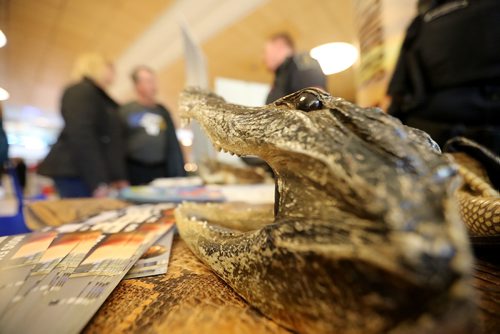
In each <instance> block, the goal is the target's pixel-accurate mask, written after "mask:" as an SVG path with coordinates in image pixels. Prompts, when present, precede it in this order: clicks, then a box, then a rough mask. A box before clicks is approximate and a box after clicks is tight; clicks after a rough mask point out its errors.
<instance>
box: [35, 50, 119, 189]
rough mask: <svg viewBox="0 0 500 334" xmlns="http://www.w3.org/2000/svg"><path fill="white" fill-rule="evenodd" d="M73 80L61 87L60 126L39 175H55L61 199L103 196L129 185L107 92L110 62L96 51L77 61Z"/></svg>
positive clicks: (116, 121) (112, 103)
mask: <svg viewBox="0 0 500 334" xmlns="http://www.w3.org/2000/svg"><path fill="white" fill-rule="evenodd" d="M73 77H74V79H75V80H77V82H76V83H74V84H72V85H70V86H69V87H67V88H66V89H65V90H64V93H63V96H62V100H61V114H62V117H63V119H64V123H65V125H64V128H63V130H62V132H61V134H60V135H59V138H58V140H57V142H56V143H55V144H54V146H53V147H52V149H51V151H50V153H49V154H48V155H47V157H46V158H45V160H44V161H43V162H42V164H41V165H40V168H39V173H40V174H42V175H45V176H49V177H51V178H53V180H54V183H55V186H56V188H57V190H58V192H59V195H60V196H61V197H90V196H94V197H103V196H107V195H108V193H109V190H110V187H112V186H118V187H122V186H125V185H127V182H126V181H125V179H126V171H125V164H124V147H123V138H122V132H121V124H120V120H119V117H118V114H117V111H116V110H117V108H118V104H117V103H116V102H115V101H114V100H113V99H112V98H111V97H110V96H109V95H108V94H107V93H106V91H105V90H106V89H107V88H108V87H109V86H110V85H111V83H112V82H113V79H114V69H113V65H112V64H111V62H110V61H108V60H107V59H106V58H105V57H103V56H102V55H101V54H98V53H87V54H83V55H81V56H80V57H78V59H77V60H76V62H75V66H74V71H73Z"/></svg>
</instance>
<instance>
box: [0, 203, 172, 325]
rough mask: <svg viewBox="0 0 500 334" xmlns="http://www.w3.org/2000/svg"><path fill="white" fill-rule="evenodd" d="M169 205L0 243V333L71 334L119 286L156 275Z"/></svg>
mask: <svg viewBox="0 0 500 334" xmlns="http://www.w3.org/2000/svg"><path fill="white" fill-rule="evenodd" d="M173 209H174V206H173V204H158V205H141V206H131V207H127V208H124V209H119V210H113V211H107V212H103V213H101V214H99V215H96V216H94V217H91V218H89V219H86V220H84V221H81V222H77V223H72V224H67V225H62V226H60V227H57V228H52V229H46V230H43V231H39V232H34V233H29V234H21V235H15V236H9V237H0V333H7V334H8V333H77V332H79V331H81V330H82V328H83V327H84V326H85V325H86V324H87V322H88V321H89V320H90V319H91V317H92V316H93V315H94V313H95V312H96V311H97V310H98V309H99V307H100V306H101V304H102V303H103V302H104V300H105V299H106V298H107V297H108V296H109V294H111V292H112V291H113V289H114V288H115V287H116V285H117V284H118V283H119V282H120V281H121V280H122V279H123V278H137V277H143V276H149V275H156V274H163V273H165V272H166V270H167V266H168V259H169V256H170V249H171V245H172V238H173V233H174V218H173Z"/></svg>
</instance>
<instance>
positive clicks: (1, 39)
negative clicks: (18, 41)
mask: <svg viewBox="0 0 500 334" xmlns="http://www.w3.org/2000/svg"><path fill="white" fill-rule="evenodd" d="M5 44H7V37H6V36H5V34H4V33H3V31H2V30H0V48H1V47H4V46H5Z"/></svg>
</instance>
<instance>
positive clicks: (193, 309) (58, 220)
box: [25, 199, 500, 334]
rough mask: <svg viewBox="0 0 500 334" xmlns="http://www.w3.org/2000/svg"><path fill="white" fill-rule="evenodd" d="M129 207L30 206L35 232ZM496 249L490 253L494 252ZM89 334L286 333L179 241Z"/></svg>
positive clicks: (490, 276) (498, 321)
mask: <svg viewBox="0 0 500 334" xmlns="http://www.w3.org/2000/svg"><path fill="white" fill-rule="evenodd" d="M126 205H127V204H126V203H125V202H121V201H118V200H111V199H105V200H102V199H81V200H60V201H45V202H37V203H33V204H31V205H28V206H27V208H26V211H25V217H26V221H27V224H28V226H29V227H31V228H36V229H38V228H41V227H43V226H56V225H60V224H64V223H67V222H71V221H74V220H76V219H81V218H84V217H87V216H89V215H92V214H96V213H99V212H101V211H103V210H110V209H117V208H120V207H124V206H126ZM493 251H494V250H491V252H493ZM491 252H481V253H480V254H478V259H477V262H476V264H475V274H474V281H473V285H474V287H476V289H477V290H478V292H479V308H480V310H481V312H480V321H481V323H482V325H483V332H484V333H499V332H500V265H499V263H498V262H494V261H493V260H491V257H490V259H489V258H488V254H489V253H491ZM84 332H86V333H109V332H113V333H123V332H137V333H155V332H158V333H159V332H162V333H163V332H168V333H220V334H224V333H251V334H256V333H287V332H288V331H287V330H285V329H283V328H281V327H280V326H278V325H276V324H275V323H274V322H273V321H271V320H269V319H268V318H266V317H264V316H263V315H262V314H261V313H259V312H258V311H257V310H256V309H254V308H252V307H251V306H249V305H248V304H247V303H246V302H245V301H244V300H243V299H242V298H240V297H239V296H238V295H237V294H236V293H235V292H234V291H233V290H232V289H231V288H230V287H229V286H228V285H226V284H225V283H224V282H223V281H222V280H221V279H219V278H218V277H217V276H216V275H215V274H213V273H212V272H211V271H210V270H209V269H208V268H207V267H206V266H205V265H203V264H202V263H201V262H200V261H198V259H196V258H195V257H194V255H193V254H192V253H191V252H190V251H189V249H188V248H187V246H186V244H185V243H184V242H183V241H182V240H181V239H179V238H178V237H177V238H176V239H175V240H174V243H173V249H172V256H171V260H170V264H169V268H168V273H167V274H165V275H158V276H152V277H145V278H139V279H130V280H125V281H122V282H121V283H120V284H119V285H118V286H117V288H116V289H115V290H114V291H113V293H112V294H111V295H110V297H109V298H108V299H107V300H106V302H105V303H104V304H103V306H102V307H101V308H100V309H99V311H98V312H97V313H96V315H95V316H94V317H93V318H92V320H91V321H90V322H89V324H88V325H87V326H86V328H85V330H84Z"/></svg>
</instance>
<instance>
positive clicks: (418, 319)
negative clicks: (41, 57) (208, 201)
mask: <svg viewBox="0 0 500 334" xmlns="http://www.w3.org/2000/svg"><path fill="white" fill-rule="evenodd" d="M180 106H181V112H182V116H183V117H186V118H194V119H196V120H197V121H199V122H200V124H201V125H202V127H203V128H204V129H205V131H206V132H207V134H208V136H209V137H210V139H211V140H212V141H213V143H214V145H215V146H216V148H221V149H224V150H226V151H229V152H232V153H235V154H238V155H246V154H252V155H257V156H259V157H261V158H262V159H264V160H265V161H267V162H268V163H269V165H270V166H271V167H272V168H273V170H274V172H275V174H276V178H277V189H278V193H279V196H278V197H277V200H276V203H275V217H274V219H273V218H272V214H271V212H270V211H269V215H268V216H267V217H268V218H261V219H259V220H252V221H249V222H248V224H247V225H246V226H245V227H244V228H243V230H244V231H241V230H238V229H236V228H235V226H238V225H241V223H243V225H244V222H242V221H241V220H242V219H241V215H240V216H237V217H236V218H235V219H234V220H233V219H232V218H231V217H232V216H231V214H230V212H225V211H224V209H221V208H220V207H218V206H215V205H200V204H198V205H196V204H190V203H187V204H184V205H182V206H180V207H179V208H178V209H177V210H176V221H177V224H178V228H179V232H180V234H181V236H182V238H183V239H184V240H185V241H186V243H187V244H188V246H189V247H190V249H191V250H192V251H193V252H194V253H195V254H196V255H197V256H198V257H199V258H200V259H201V260H202V261H203V262H204V263H205V264H207V265H208V266H209V267H210V268H211V269H212V270H213V271H214V272H215V273H217V275H219V276H220V277H221V278H222V279H223V280H224V281H225V282H227V283H228V284H229V285H230V286H231V287H232V288H233V289H234V290H235V291H236V292H238V293H239V294H240V295H241V296H242V297H243V298H244V299H245V300H247V301H248V302H249V303H250V304H251V305H253V306H255V307H256V308H258V309H259V310H260V311H261V312H263V313H264V314H265V315H267V316H268V317H270V318H271V319H273V320H274V321H276V322H278V323H279V324H281V325H282V326H284V327H286V328H290V329H293V330H294V331H297V332H300V333H471V332H473V331H474V325H473V324H474V314H475V312H474V306H473V304H474V293H473V291H472V289H471V287H470V285H469V278H470V274H471V252H470V247H469V243H468V239H467V235H466V231H465V228H464V225H463V223H462V222H461V219H460V217H459V210H458V208H457V201H456V198H455V196H454V193H455V191H456V189H457V187H458V186H459V184H460V177H459V176H458V174H457V170H456V168H455V167H453V164H452V163H451V162H450V160H449V158H448V157H446V156H444V155H442V154H440V151H439V148H438V147H437V145H436V144H435V143H434V142H433V141H432V140H431V139H430V138H429V136H428V135H427V134H425V133H423V132H422V131H419V130H416V129H412V128H409V127H406V126H403V125H402V124H401V123H400V122H399V121H398V120H396V119H395V118H392V117H390V116H388V115H387V114H385V113H384V112H382V111H380V110H379V109H375V108H371V109H362V108H360V107H358V106H356V105H354V104H351V103H349V102H347V101H345V100H343V99H340V98H335V97H332V96H330V95H328V94H326V93H324V92H322V91H320V90H317V89H306V90H302V91H299V92H296V93H294V94H291V95H289V96H287V97H284V98H282V99H279V100H277V101H275V102H274V103H272V104H269V105H267V106H264V107H262V108H248V107H242V106H239V105H233V104H227V103H225V101H224V100H223V99H222V98H220V97H218V96H216V95H214V94H210V93H205V92H202V91H199V90H196V89H189V90H186V91H184V92H183V94H182V96H181V102H180ZM256 214H259V215H261V214H262V212H257V211H256Z"/></svg>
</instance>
